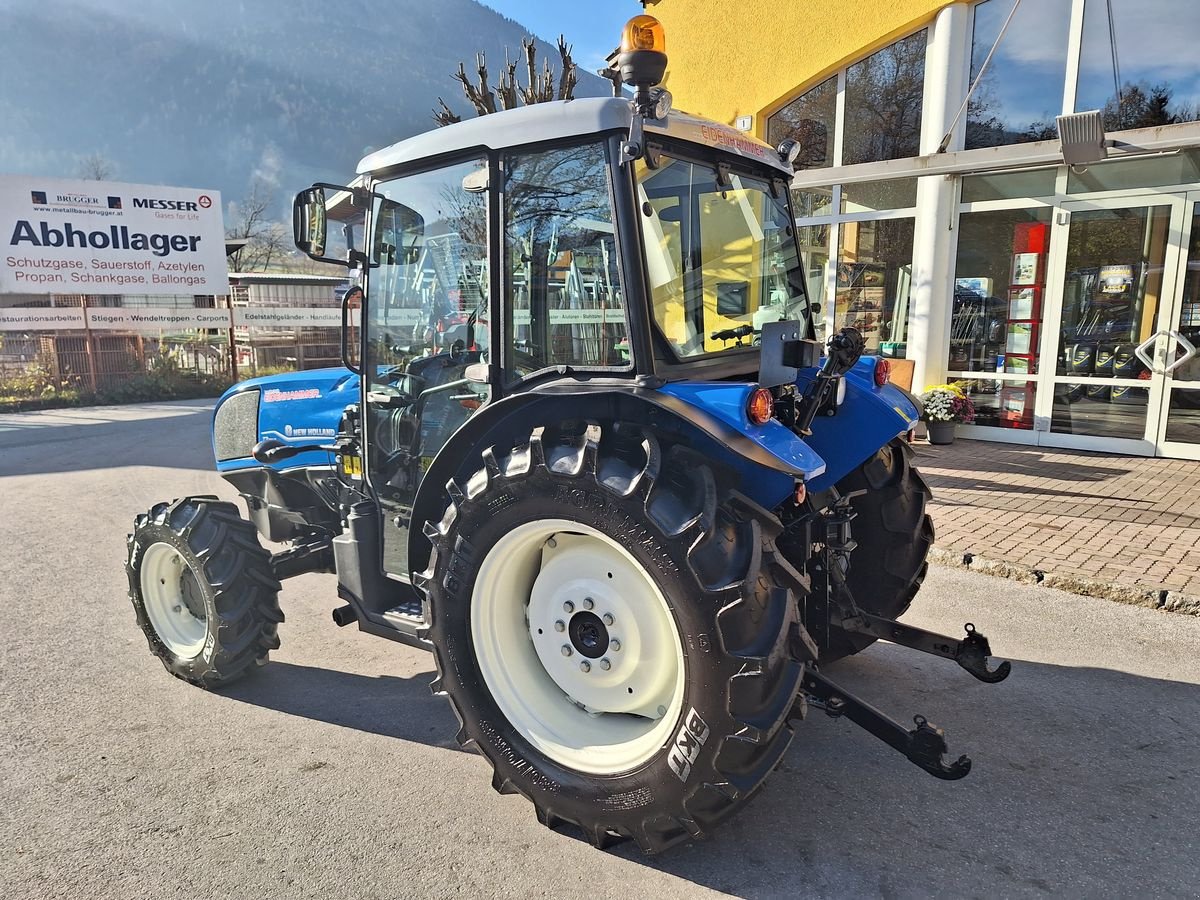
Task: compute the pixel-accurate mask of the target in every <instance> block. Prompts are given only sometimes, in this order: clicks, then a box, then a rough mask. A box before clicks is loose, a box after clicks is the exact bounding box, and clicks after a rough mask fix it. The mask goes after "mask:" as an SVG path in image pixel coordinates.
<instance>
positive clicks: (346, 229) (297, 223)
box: [292, 183, 371, 267]
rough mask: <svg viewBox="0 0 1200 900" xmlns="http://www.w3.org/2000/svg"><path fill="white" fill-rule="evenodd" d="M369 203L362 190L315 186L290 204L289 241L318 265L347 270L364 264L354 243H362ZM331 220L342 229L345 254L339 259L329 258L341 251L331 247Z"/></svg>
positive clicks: (365, 193) (359, 250) (329, 185)
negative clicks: (333, 266) (361, 263)
mask: <svg viewBox="0 0 1200 900" xmlns="http://www.w3.org/2000/svg"><path fill="white" fill-rule="evenodd" d="M370 203H371V194H370V193H369V192H368V191H366V190H363V189H362V188H349V187H343V186H341V185H337V184H321V183H317V184H314V185H313V186H312V187H310V188H307V189H306V190H303V191H301V192H300V193H298V194H297V195H296V199H295V200H294V201H293V202H292V238H293V239H294V240H295V242H296V247H297V248H299V249H300V250H303V251H304V252H305V253H307V254H308V255H309V256H311V257H312V258H313V259H315V260H319V261H320V262H328V263H336V264H337V265H340V266H347V267H352V266H355V265H357V264H358V263H360V262H363V261H364V260H365V259H366V257H365V256H364V255H363V253H362V248H360V247H357V246H355V242H356V240H361V239H362V228H361V225H362V223H363V221H364V219H365V216H366V210H367V208H368V207H369V206H370ZM330 219H332V220H334V222H336V223H339V224H340V226H341V227H340V229H339V231H340V232H341V235H342V238H343V239H344V242H345V250H344V255H342V256H340V257H339V256H331V255H330V253H331V250H332V251H334V252H336V251H337V250H340V249H341V247H340V246H337V247H334V248H331V247H330V241H329V220H330ZM356 231H357V232H358V236H357V237H356V235H355V232H356ZM334 243H335V244H338V243H339V241H334Z"/></svg>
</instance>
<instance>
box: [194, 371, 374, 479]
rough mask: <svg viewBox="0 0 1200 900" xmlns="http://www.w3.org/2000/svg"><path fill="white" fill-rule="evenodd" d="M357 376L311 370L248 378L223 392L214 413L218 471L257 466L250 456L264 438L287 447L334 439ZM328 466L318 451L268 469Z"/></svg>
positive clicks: (354, 395) (355, 393) (354, 398)
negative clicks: (279, 442)
mask: <svg viewBox="0 0 1200 900" xmlns="http://www.w3.org/2000/svg"><path fill="white" fill-rule="evenodd" d="M358 384H359V380H358V376H357V375H355V374H353V373H352V372H351V371H350V370H349V369H345V368H332V369H310V370H306V371H303V372H285V373H282V374H279V375H266V376H263V377H261V378H251V379H250V380H248V381H242V382H239V383H238V384H235V385H234V386H233V387H231V388H230V389H229V390H227V391H226V392H225V393H224V394H223V395H222V396H221V399H220V400H219V401H217V408H216V411H215V412H214V413H213V454H214V456H215V457H216V461H217V470H218V471H221V472H227V471H231V470H235V469H244V468H248V467H251V466H261V465H262V463H260V462H257V461H256V460H255V459H254V458H253V457H251V456H250V451H251V450H252V449H253V447H254V445H255V444H257V443H258V442H259V441H261V440H265V439H266V438H275V439H276V440H280V441H283V442H285V443H289V444H318V443H326V442H329V441H331V440H333V438H334V436H335V435H336V434H337V428H338V423H339V422H340V421H341V418H342V412H343V411H344V410H345V408H346V407H347V406H349V405H350V404H351V403H355V402H357V400H358ZM314 465H321V466H324V465H330V460H329V454H328V453H326V452H323V451H311V452H306V453H300V454H297V455H296V456H293V457H292V458H291V459H288V460H284V461H281V462H278V463H274V464H273V465H272V466H271V468H273V469H292V468H297V467H301V466H314Z"/></svg>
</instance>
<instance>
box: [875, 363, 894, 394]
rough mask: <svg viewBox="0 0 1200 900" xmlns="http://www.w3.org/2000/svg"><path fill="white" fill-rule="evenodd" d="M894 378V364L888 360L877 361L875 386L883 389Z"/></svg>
mask: <svg viewBox="0 0 1200 900" xmlns="http://www.w3.org/2000/svg"><path fill="white" fill-rule="evenodd" d="M891 378H892V364H891V362H890V361H888V360H886V359H877V360H875V384H876V385H877V386H879V387H883V386H884V385H885V384H887V383H888V382H889V381H890V380H891Z"/></svg>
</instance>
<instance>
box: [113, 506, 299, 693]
mask: <svg viewBox="0 0 1200 900" xmlns="http://www.w3.org/2000/svg"><path fill="white" fill-rule="evenodd" d="M128 547H129V556H128V559H127V561H126V564H125V571H126V574H127V575H128V576H129V599H130V601H131V602H132V603H133V609H134V614H135V615H136V617H137V623H138V626H139V627H140V628H141V629H142V631H143V633H145V635H146V640H147V641H148V642H149V644H150V652H151V653H153V654H154V655H155V656H157V657H158V658H159V659H160V660H161V661H162V664H163V665H164V666H165V667H166V669H167V671H168V672H170V673H171V674H172V675H174V676H175V677H176V678H182V679H183V680H184V681H187V682H189V683H191V684H195V685H198V686H199V687H203V688H213V687H216V686H218V685H221V684H228V683H229V682H231V681H234V680H235V679H237V678H240V677H241V676H242V675H244V674H245V673H246V671H247V670H248V669H250V668H252V667H253V666H255V665H263V664H264V663H266V661H267V654H268V653H269V652H270V651H271V650H274V649H275V648H277V647H278V646H279V635H278V626H279V623H280V622H282V621H283V612H282V611H281V610H280V609H279V590H280V584H279V580H278V579H277V578H276V577H275V573H274V571H273V570H272V568H271V556H270V554H269V553H267V551H266V550H264V549H263V547H262V545H261V544H259V542H258V533H257V531H256V530H255V528H254V526H253V525H251V524H250V523H249V522H247V521H246V520H245V519H243V518H242V516H241V513H240V512H239V511H238V508H237V507H236V506H234V505H233V504H232V503H225V502H223V501H220V500H218V499H217V498H216V497H185V498H183V499H182V500H175V501H173V502H171V503H159V504H157V505H156V506H155V507H154V508H153V509H151V510H150V511H149V512H148V513H146V514H144V515H140V516H138V517H137V520H136V521H135V523H134V530H133V533H132V534H131V535H129V539H128Z"/></svg>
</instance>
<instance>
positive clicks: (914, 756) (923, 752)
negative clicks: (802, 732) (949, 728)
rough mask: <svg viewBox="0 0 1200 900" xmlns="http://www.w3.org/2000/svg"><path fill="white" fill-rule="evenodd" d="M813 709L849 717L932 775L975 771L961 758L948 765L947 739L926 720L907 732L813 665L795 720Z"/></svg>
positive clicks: (952, 776) (921, 718)
mask: <svg viewBox="0 0 1200 900" xmlns="http://www.w3.org/2000/svg"><path fill="white" fill-rule="evenodd" d="M809 705H812V706H813V707H816V708H817V709H821V710H824V711H825V714H826V715H828V716H831V717H833V718H840V717H842V716H845V717H846V718H847V719H849V720H850V721H851V722H853V723H854V724H855V725H857V726H859V727H860V728H863V729H865V730H866V731H868V732H870V733H871V734H873V735H874V736H875V737H877V738H879V739H880V740H881V741H883V742H884V743H885V744H887V745H888V746H889V747H891V748H892V749H893V750H898V751H899V752H900V753H902V754H904V756H905V757H907V758H908V760H909V761H910V762H912V763H914V764H915V765H917V766H920V767H921V768H922V769H924V770H925V771H926V772H928V773H929V774H930V775H933V776H935V777H937V778H941V779H944V780H946V781H956V780H958V779H959V778H963V777H964V776H966V774H967V773H968V772H970V771H971V760H970V759H969V758H968V757H967V756H965V755H964V756H960V757H959V758H958V759H957V760H955V761H954V762H952V763H947V762H946V759H945V756H946V752H947V747H946V735H945V732H943V731H942V729H940V728H938V727H937V726H936V725H931V724H930V723H929V721H928V720H927V719H926V718H925V717H924V716H914V717H913V722H914V723H915V724H916V726H917V727H916V728H913V729H911V730H910V729H907V728H905V727H904V726H903V725H901V724H900V723H899V722H897V721H896V720H895V719H893V718H891V717H890V716H888V715H886V714H885V713H883V712H881V711H880V710H878V709H876V708H875V707H874V706H872V705H871V704H870V703H868V702H867V701H865V700H863V699H862V698H860V697H856V696H855V695H854V694H852V693H850V692H849V691H847V690H846V689H845V688H843V687H840V686H839V685H837V684H835V683H834V682H832V681H830V680H829V679H828V678H826V677H825V676H824V675H822V674H821V673H820V672H818V671H817V670H816V669H815V668H813V667H812V666H811V665H810V666H806V667H805V669H804V678H803V680H802V681H801V683H800V694H799V696H798V697H797V698H796V703H795V705H794V706H793V707H792V714H793V716H794V717H795V718H803V717H804V715H805V711H806V709H807V707H808V706H809Z"/></svg>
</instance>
